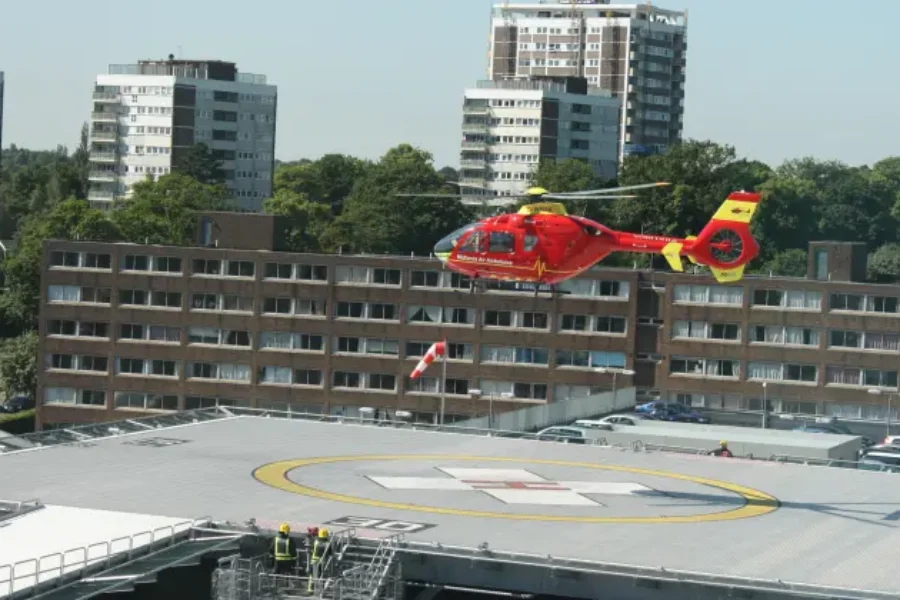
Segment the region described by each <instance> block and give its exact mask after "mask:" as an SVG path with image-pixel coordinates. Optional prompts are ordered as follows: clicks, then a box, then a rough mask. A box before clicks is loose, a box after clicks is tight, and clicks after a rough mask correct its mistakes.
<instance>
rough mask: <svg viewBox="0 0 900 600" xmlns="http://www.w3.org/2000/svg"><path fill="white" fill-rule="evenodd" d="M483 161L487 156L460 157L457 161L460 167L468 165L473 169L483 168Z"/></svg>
mask: <svg viewBox="0 0 900 600" xmlns="http://www.w3.org/2000/svg"><path fill="white" fill-rule="evenodd" d="M485 161H487V158H485V157H482V158H462V159H460V161H459V166H461V167H469V168H473V169H483V168H484V167H485Z"/></svg>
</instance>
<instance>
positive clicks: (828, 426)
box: [794, 422, 875, 448]
mask: <svg viewBox="0 0 900 600" xmlns="http://www.w3.org/2000/svg"><path fill="white" fill-rule="evenodd" d="M794 431H806V432H808V433H836V434H838V435H859V434H857V433H853V432H852V431H850V429H849V428H848V427H847V426H846V425H844V424H843V423H834V422H832V423H804V424H803V425H800V426H799V427H797V428H795V429H794ZM859 437H861V438H862V443H863V446H865V447H867V448H868V447H870V446H874V445H875V440H873V439H872V438H870V437H867V436H865V435H860V436H859Z"/></svg>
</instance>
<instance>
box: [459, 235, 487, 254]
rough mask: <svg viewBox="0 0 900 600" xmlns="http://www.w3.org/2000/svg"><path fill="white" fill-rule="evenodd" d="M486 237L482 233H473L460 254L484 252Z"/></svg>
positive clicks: (464, 243)
mask: <svg viewBox="0 0 900 600" xmlns="http://www.w3.org/2000/svg"><path fill="white" fill-rule="evenodd" d="M484 238H485V235H484V233H483V232H481V231H473V232H472V234H471V235H469V237H467V238H466V240H465V241H464V242H463V243H462V245H461V246H460V248H459V251H460V252H467V253H470V254H475V253H478V252H481V251H482V248H483V247H484Z"/></svg>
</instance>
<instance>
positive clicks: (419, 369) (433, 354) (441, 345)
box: [409, 341, 447, 379]
mask: <svg viewBox="0 0 900 600" xmlns="http://www.w3.org/2000/svg"><path fill="white" fill-rule="evenodd" d="M446 347H447V342H445V341H444V342H435V343H433V344H432V345H431V348H429V349H428V352H426V353H425V356H423V357H422V360H420V361H419V364H417V365H416V368H415V369H413V372H412V373H410V375H409V378H410V379H415V378H417V377H418V376H419V375H421V374H422V373H424V372H425V369H427V368H428V365H430V364H431V363H433V362H434V359H436V358H437V357H438V356H444V350H445V349H446Z"/></svg>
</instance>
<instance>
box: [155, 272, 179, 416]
mask: <svg viewBox="0 0 900 600" xmlns="http://www.w3.org/2000/svg"><path fill="white" fill-rule="evenodd" d="M153 270H154V271H155V272H157V273H178V274H179V275H180V274H181V259H180V258H178V257H176V256H154V257H153ZM176 404H177V402H176Z"/></svg>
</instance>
